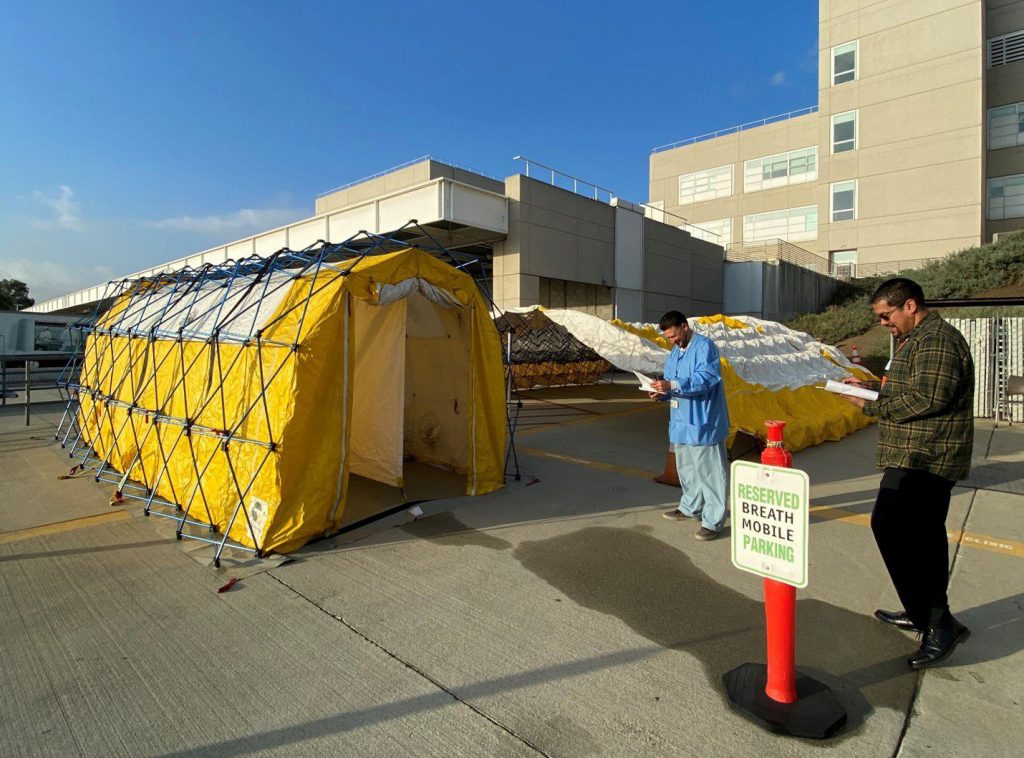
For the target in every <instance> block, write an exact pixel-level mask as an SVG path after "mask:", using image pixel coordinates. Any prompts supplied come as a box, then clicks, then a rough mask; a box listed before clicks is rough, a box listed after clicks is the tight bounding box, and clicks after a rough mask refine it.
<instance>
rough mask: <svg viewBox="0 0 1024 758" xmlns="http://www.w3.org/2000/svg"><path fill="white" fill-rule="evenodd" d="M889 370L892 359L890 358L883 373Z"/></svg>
mask: <svg viewBox="0 0 1024 758" xmlns="http://www.w3.org/2000/svg"><path fill="white" fill-rule="evenodd" d="M890 368H892V358H890V359H889V362H888V363H886V364H885V368H884V369H883V371H888V370H889V369H890Z"/></svg>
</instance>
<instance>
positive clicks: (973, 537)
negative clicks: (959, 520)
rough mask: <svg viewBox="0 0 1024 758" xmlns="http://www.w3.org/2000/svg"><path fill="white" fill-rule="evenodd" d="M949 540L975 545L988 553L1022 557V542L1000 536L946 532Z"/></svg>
mask: <svg viewBox="0 0 1024 758" xmlns="http://www.w3.org/2000/svg"><path fill="white" fill-rule="evenodd" d="M946 536H947V537H948V538H949V541H950V542H956V541H957V540H961V543H960V544H962V545H964V546H965V547H975V548H977V549H978V550H987V551H989V552H990V553H999V554H1000V555H1012V556H1014V557H1017V558H1024V542H1017V541H1016V540H1004V539H1002V538H1001V537H992V536H989V535H987V534H975V533H974V532H950V531H947V532H946Z"/></svg>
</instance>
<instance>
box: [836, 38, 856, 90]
mask: <svg viewBox="0 0 1024 758" xmlns="http://www.w3.org/2000/svg"><path fill="white" fill-rule="evenodd" d="M856 78H857V40H854V41H853V42H847V43H846V44H845V45H837V46H836V47H833V48H832V84H833V85H835V84H842V83H843V82H852V81H853V80H854V79H856Z"/></svg>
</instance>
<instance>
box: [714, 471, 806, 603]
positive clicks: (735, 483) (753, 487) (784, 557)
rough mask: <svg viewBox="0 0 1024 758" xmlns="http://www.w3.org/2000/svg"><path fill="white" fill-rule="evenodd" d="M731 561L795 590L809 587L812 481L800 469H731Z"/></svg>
mask: <svg viewBox="0 0 1024 758" xmlns="http://www.w3.org/2000/svg"><path fill="white" fill-rule="evenodd" d="M729 500H730V504H731V515H732V563H733V565H734V566H735V567H736V568H738V569H742V570H744V571H750V572H751V573H754V574H758V575H759V576H763V577H766V578H768V579H774V580H776V581H779V582H785V583H786V584H792V585H793V586H794V587H806V586H807V527H808V523H809V518H810V483H809V481H808V479H807V474H806V473H805V472H803V471H800V470H799V469H793V468H780V467H778V466H765V465H762V464H760V463H750V462H749V461H734V462H733V464H732V468H731V470H730V484H729Z"/></svg>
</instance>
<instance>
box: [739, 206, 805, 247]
mask: <svg viewBox="0 0 1024 758" xmlns="http://www.w3.org/2000/svg"><path fill="white" fill-rule="evenodd" d="M817 238H818V206H816V205H808V206H806V207H804V208H789V209H788V210H784V211H770V212H768V213H754V214H752V215H750V216H744V217H743V241H744V242H759V241H761V240H770V239H780V240H786V241H787V242H800V241H801V240H813V239H817Z"/></svg>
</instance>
